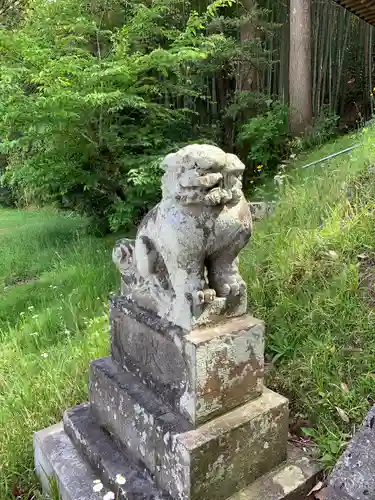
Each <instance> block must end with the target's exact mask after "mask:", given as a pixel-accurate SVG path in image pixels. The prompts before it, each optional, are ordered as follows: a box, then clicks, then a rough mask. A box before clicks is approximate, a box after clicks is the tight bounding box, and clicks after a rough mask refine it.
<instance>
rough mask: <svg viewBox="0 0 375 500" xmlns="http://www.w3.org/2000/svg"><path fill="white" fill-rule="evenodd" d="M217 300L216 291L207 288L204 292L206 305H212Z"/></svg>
mask: <svg viewBox="0 0 375 500" xmlns="http://www.w3.org/2000/svg"><path fill="white" fill-rule="evenodd" d="M215 299H216V291H215V290H213V289H212V288H207V289H206V290H205V291H204V303H205V304H211V302H213V301H214V300H215Z"/></svg>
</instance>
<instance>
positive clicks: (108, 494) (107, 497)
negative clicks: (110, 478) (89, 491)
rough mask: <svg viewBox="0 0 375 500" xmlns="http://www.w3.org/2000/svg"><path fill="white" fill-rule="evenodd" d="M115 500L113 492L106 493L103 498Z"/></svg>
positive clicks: (104, 499)
mask: <svg viewBox="0 0 375 500" xmlns="http://www.w3.org/2000/svg"><path fill="white" fill-rule="evenodd" d="M114 499H115V494H114V493H113V491H108V493H106V494H105V495H104V497H103V500H114Z"/></svg>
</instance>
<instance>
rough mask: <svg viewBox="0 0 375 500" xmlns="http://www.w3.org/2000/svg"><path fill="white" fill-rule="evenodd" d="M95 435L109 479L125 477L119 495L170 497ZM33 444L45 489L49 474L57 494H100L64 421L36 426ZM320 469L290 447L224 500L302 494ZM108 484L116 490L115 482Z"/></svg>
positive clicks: (282, 499)
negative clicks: (270, 467)
mask: <svg viewBox="0 0 375 500" xmlns="http://www.w3.org/2000/svg"><path fill="white" fill-rule="evenodd" d="M96 437H97V438H98V441H97V447H98V448H101V449H102V446H103V441H102V439H104V440H105V441H107V443H106V444H105V448H106V452H105V455H103V459H102V462H101V465H102V466H105V467H106V469H107V474H109V470H110V469H111V470H112V472H111V473H110V476H111V478H112V479H111V482H113V480H114V477H113V475H114V473H115V472H116V474H122V475H123V476H124V477H125V478H126V479H127V482H126V484H125V486H124V487H122V488H121V491H120V492H119V493H120V498H125V495H126V498H128V499H129V500H167V499H169V497H168V496H167V495H166V494H165V493H162V492H160V491H158V490H157V489H156V487H155V486H154V485H153V483H152V480H151V478H150V477H149V476H147V474H146V473H145V472H144V471H141V470H139V468H138V467H137V466H136V465H134V464H131V463H130V461H128V460H127V459H126V457H122V461H119V457H118V456H117V455H116V452H115V451H114V453H113V454H112V452H111V449H113V448H112V447H113V446H114V445H113V443H112V442H111V440H110V438H109V437H108V436H106V434H105V433H103V435H102V436H98V435H97V436H96ZM34 449H35V469H36V473H37V475H38V477H39V479H40V481H41V484H42V486H43V490H44V491H45V493H48V492H49V489H50V479H51V478H54V479H55V480H56V482H57V485H58V488H59V493H60V498H61V500H98V498H100V496H99V495H98V493H95V492H94V491H93V485H94V480H96V479H98V478H99V474H100V469H99V468H98V469H97V470H95V469H94V468H92V467H91V466H90V465H89V464H88V462H87V461H86V460H85V459H84V458H83V456H82V455H81V454H80V453H79V452H78V451H77V449H76V448H75V446H74V445H73V443H72V442H71V440H70V438H69V437H68V435H67V434H66V433H65V431H64V428H63V425H62V424H58V425H55V426H53V427H50V428H47V429H44V430H42V431H39V432H37V433H36V434H35V435H34ZM111 457H112V460H111ZM111 462H112V463H111ZM319 472H320V469H319V467H318V466H317V464H316V463H315V462H314V461H313V460H312V459H311V458H309V457H308V456H307V455H305V454H303V453H301V451H300V450H298V449H297V448H295V447H289V449H288V460H287V461H286V462H284V463H283V464H282V465H280V466H279V467H277V468H276V469H274V470H273V471H272V472H270V473H268V474H266V475H265V476H263V477H261V478H259V479H258V480H257V481H255V483H253V484H252V485H251V486H249V487H247V488H245V489H244V490H242V491H240V492H239V493H236V494H235V495H234V496H232V497H230V498H229V499H228V500H302V499H305V496H306V494H307V493H308V492H309V491H310V489H311V488H312V487H313V486H314V484H315V481H316V478H317V476H318V474H319ZM103 481H104V479H103ZM107 486H108V485H107ZM110 490H111V491H114V488H110ZM108 491H109V490H108V489H103V491H102V492H101V495H103V496H104V494H105V493H106V492H108Z"/></svg>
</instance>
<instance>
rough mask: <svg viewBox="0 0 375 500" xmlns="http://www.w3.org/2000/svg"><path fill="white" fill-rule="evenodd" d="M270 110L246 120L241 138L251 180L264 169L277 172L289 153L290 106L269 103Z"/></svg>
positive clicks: (243, 155) (239, 140)
mask: <svg viewBox="0 0 375 500" xmlns="http://www.w3.org/2000/svg"><path fill="white" fill-rule="evenodd" d="M267 107H268V109H267V111H266V112H264V113H262V114H259V115H258V116H255V117H254V118H251V119H249V120H248V121H246V122H245V123H244V124H243V126H242V128H241V130H240V133H239V135H238V138H237V147H238V150H239V152H240V155H241V156H242V158H243V159H245V160H247V163H248V172H247V176H246V178H247V179H248V180H249V179H251V178H252V177H256V176H257V175H258V173H259V172H260V171H262V170H263V168H265V169H266V170H267V171H268V172H269V171H272V170H275V169H276V167H277V165H278V164H279V163H280V161H281V159H282V158H283V157H285V155H286V153H287V150H288V138H289V134H288V107H287V106H286V105H284V104H282V103H280V102H277V101H272V100H268V101H267Z"/></svg>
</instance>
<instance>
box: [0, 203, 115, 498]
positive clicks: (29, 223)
mask: <svg viewBox="0 0 375 500" xmlns="http://www.w3.org/2000/svg"><path fill="white" fill-rule="evenodd" d="M112 244H113V238H109V239H102V240H99V239H96V238H93V237H90V236H88V235H87V234H86V229H85V222H84V221H83V220H81V219H79V218H76V217H72V216H71V217H68V216H62V215H58V214H54V213H51V212H48V211H43V212H35V213H33V212H27V213H22V212H18V211H8V210H0V290H1V294H0V343H1V344H0V345H1V350H0V498H1V499H2V500H3V499H6V498H12V490H13V493H14V491H16V492H17V493H20V492H21V493H22V494H24V496H25V498H27V494H28V490H29V489H30V487H32V486H33V484H34V481H33V477H34V476H33V470H32V469H33V461H32V433H33V431H36V430H38V429H40V428H42V427H44V426H46V425H49V424H52V423H55V422H57V421H58V420H59V419H60V418H61V415H62V411H63V410H64V408H67V407H69V406H72V405H74V404H76V403H77V402H79V401H83V400H85V398H86V384H87V380H86V374H87V367H88V363H89V361H90V359H94V358H97V357H100V356H102V355H104V354H106V352H107V344H108V335H107V330H108V325H107V320H106V317H105V311H106V301H107V297H108V294H109V293H110V291H111V290H114V289H115V287H116V272H115V270H114V269H113V267H114V266H112V265H111V259H110V251H111V248H112Z"/></svg>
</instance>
